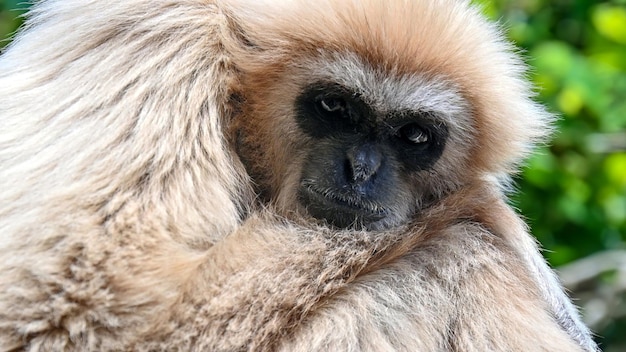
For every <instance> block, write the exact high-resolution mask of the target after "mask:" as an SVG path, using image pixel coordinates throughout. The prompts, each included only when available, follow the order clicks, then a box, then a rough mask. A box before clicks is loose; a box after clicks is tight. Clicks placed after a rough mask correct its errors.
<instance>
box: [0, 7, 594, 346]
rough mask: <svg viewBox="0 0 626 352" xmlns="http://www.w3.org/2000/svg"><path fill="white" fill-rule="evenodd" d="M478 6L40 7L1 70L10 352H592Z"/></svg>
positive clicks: (0, 277) (529, 128)
mask: <svg viewBox="0 0 626 352" xmlns="http://www.w3.org/2000/svg"><path fill="white" fill-rule="evenodd" d="M524 74H525V67H524V64H523V63H522V61H521V60H520V58H519V57H518V55H517V54H515V49H514V48H513V47H512V46H511V45H510V44H509V43H508V42H507V41H506V40H505V39H503V35H502V33H501V31H500V29H499V27H498V26H497V25H496V24H493V23H490V22H488V21H486V20H485V19H484V18H483V17H482V16H481V14H480V11H479V10H478V9H477V8H476V7H475V6H474V5H472V4H470V3H469V1H462V0H458V1H455V0H423V1H417V0H416V1H409V0H404V1H403V0H396V1H382V0H361V1H356V0H345V1H344V0H341V1H340V0H317V1H304V0H284V1H270V0H266V1H260V0H135V1H125V0H108V1H84V0H83V1H79V0H43V1H38V2H36V4H35V5H34V7H32V9H31V10H30V12H29V14H28V16H27V21H26V23H25V25H24V26H23V28H22V29H21V30H20V32H19V33H18V34H17V35H16V37H15V39H14V41H13V42H12V43H11V44H10V45H9V47H8V49H7V50H6V51H5V52H4V53H3V54H2V56H1V58H0V124H1V126H2V127H1V128H0V350H2V351H22V350H25V351H464V352H470V351H476V352H479V351H480V352H485V351H596V350H597V347H596V345H595V344H594V342H593V340H592V339H591V337H590V333H589V331H588V330H587V328H586V327H585V326H584V325H583V324H582V322H581V320H580V318H579V316H578V313H577V312H576V310H575V308H574V306H573V305H572V303H571V302H570V300H569V299H568V297H567V296H566V295H565V293H564V291H563V289H562V288H561V286H560V284H559V282H558V280H557V278H556V276H555V275H554V273H553V272H552V271H551V269H550V268H549V267H548V266H547V264H546V263H545V261H544V260H543V259H542V257H541V255H540V253H539V251H538V248H537V246H536V244H535V241H534V239H533V238H532V237H531V236H530V235H529V233H528V231H527V228H526V226H525V225H524V223H523V221H522V220H521V219H520V217H519V216H518V215H517V214H516V213H515V212H514V211H513V210H512V208H511V207H510V206H509V205H508V204H507V201H506V190H507V187H509V186H510V175H512V174H513V173H514V172H516V170H517V167H518V166H519V164H520V162H521V161H522V160H523V159H524V157H525V156H527V155H528V153H529V152H530V151H531V149H532V146H533V144H535V143H536V142H538V141H542V140H544V138H545V137H546V135H547V134H548V133H549V131H550V122H551V120H552V116H551V115H550V114H549V113H547V112H546V111H545V110H544V108H543V107H542V106H540V105H538V104H537V103H535V102H533V101H532V96H533V93H532V88H531V87H530V86H529V84H528V83H527V81H526V80H525V78H524Z"/></svg>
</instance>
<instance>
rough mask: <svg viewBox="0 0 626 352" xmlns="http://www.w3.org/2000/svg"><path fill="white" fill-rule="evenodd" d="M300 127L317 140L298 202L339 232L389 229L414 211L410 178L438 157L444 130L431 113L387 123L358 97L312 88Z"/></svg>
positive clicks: (302, 102) (300, 103)
mask: <svg viewBox="0 0 626 352" xmlns="http://www.w3.org/2000/svg"><path fill="white" fill-rule="evenodd" d="M296 111H297V123H298V125H299V127H300V128H301V130H302V132H303V133H304V134H306V135H308V136H310V137H311V138H312V139H313V140H314V144H313V145H312V146H311V149H310V152H309V154H308V157H307V159H306V161H305V164H304V167H303V170H302V177H301V180H300V186H299V190H298V197H299V201H300V202H301V203H302V204H303V205H304V206H305V207H306V209H307V211H308V212H309V213H310V214H311V215H312V216H313V217H315V218H317V219H320V220H325V221H326V222H328V223H329V224H331V225H334V226H336V227H340V228H366V229H381V228H388V227H392V226H394V225H398V223H400V222H402V221H404V220H405V219H406V218H407V217H408V216H409V215H410V213H411V212H414V211H415V209H414V208H415V204H417V201H416V200H415V198H416V197H417V196H419V195H416V194H415V187H413V185H411V184H410V182H408V180H409V179H410V178H409V177H407V176H409V175H410V174H411V173H417V172H420V171H424V170H428V169H429V168H431V167H432V166H433V164H434V163H435V162H436V161H437V159H439V157H440V156H441V154H442V153H443V150H444V147H445V142H446V138H447V135H448V130H447V128H446V127H445V125H443V124H442V123H441V122H437V121H436V120H435V119H433V116H432V114H429V113H428V112H416V111H395V112H392V113H387V114H385V115H384V116H383V115H380V114H378V113H377V112H376V111H374V110H373V109H372V108H371V107H370V106H368V105H367V104H366V103H365V102H364V101H363V100H362V99H360V97H359V96H358V95H357V94H354V93H352V92H350V91H349V90H347V89H345V88H343V87H341V86H338V85H335V84H324V83H320V84H315V85H313V86H311V87H309V88H308V89H306V90H305V91H304V92H303V93H302V94H301V95H300V96H299V98H298V99H297V101H296Z"/></svg>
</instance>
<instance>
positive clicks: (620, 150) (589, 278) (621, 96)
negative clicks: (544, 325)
mask: <svg viewBox="0 0 626 352" xmlns="http://www.w3.org/2000/svg"><path fill="white" fill-rule="evenodd" d="M476 2H478V3H480V4H481V6H483V9H484V12H485V13H486V15H487V16H489V17H490V18H492V19H494V20H498V21H500V22H501V23H502V24H503V25H504V26H505V28H506V29H507V33H508V36H509V38H510V39H511V40H513V41H514V42H516V43H517V44H518V45H519V47H520V48H521V49H522V51H523V54H524V55H525V57H526V58H527V61H528V63H529V64H530V66H531V67H532V70H531V72H530V74H529V75H530V78H531V79H532V80H533V81H534V82H535V84H536V86H537V87H538V90H537V92H538V99H539V100H540V101H542V102H543V103H545V104H546V105H547V106H548V107H549V109H550V110H551V111H553V112H555V113H557V114H559V115H560V117H561V118H560V120H559V122H558V132H557V133H556V134H555V136H554V139H553V141H552V142H551V143H550V145H549V146H545V147H542V148H540V149H539V150H538V152H537V153H536V155H535V156H534V157H533V158H531V160H529V162H528V163H527V166H526V168H525V169H524V170H523V172H522V173H521V174H520V176H519V178H518V180H517V185H518V189H519V192H518V193H517V194H516V195H515V196H514V197H513V200H512V204H513V205H515V206H516V207H517V208H519V210H520V212H521V213H522V214H524V215H525V217H526V219H527V221H528V222H529V224H530V226H531V228H532V232H533V234H534V235H535V236H537V238H538V239H539V241H540V242H541V243H542V244H543V246H544V247H545V248H546V251H545V252H544V255H545V256H546V258H547V259H548V260H549V261H550V263H551V264H552V265H553V266H555V267H556V268H557V270H558V272H559V274H560V276H561V279H562V280H563V282H564V284H565V285H566V287H567V288H568V289H569V290H570V291H571V294H572V296H573V297H574V298H575V299H576V300H577V304H578V305H580V306H581V307H582V312H583V314H584V318H585V321H586V323H587V324H588V325H589V326H591V328H592V329H593V330H594V332H595V333H596V334H597V337H596V339H597V341H598V342H599V343H600V344H601V347H602V349H603V350H604V351H606V352H618V351H626V0H613V1H591V0H556V1H547V0H516V1H513V0H491V1H489V0H476ZM27 7H28V5H26V4H25V3H24V2H23V0H0V39H4V38H6V39H5V40H4V41H1V42H0V47H3V46H5V45H6V44H8V42H9V38H10V36H11V34H12V33H13V32H14V31H15V30H16V29H17V28H18V26H19V25H20V24H21V20H20V15H21V14H23V13H24V11H25V10H26V8H27ZM59 36H62V34H61V33H59Z"/></svg>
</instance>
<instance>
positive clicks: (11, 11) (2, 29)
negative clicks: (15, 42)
mask: <svg viewBox="0 0 626 352" xmlns="http://www.w3.org/2000/svg"><path fill="white" fill-rule="evenodd" d="M27 7H28V5H26V4H25V3H24V2H23V1H20V0H0V48H2V47H3V46H5V45H6V44H7V43H8V40H6V39H7V38H9V37H10V35H11V34H12V33H13V32H14V31H15V30H16V29H17V28H18V27H19V25H20V24H21V23H22V20H21V17H20V16H21V15H22V14H23V13H24V12H25V9H26V8H27Z"/></svg>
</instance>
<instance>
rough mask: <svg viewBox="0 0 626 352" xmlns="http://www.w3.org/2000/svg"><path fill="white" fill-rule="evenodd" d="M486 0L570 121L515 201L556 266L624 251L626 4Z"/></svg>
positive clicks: (618, 336) (616, 328)
mask: <svg viewBox="0 0 626 352" xmlns="http://www.w3.org/2000/svg"><path fill="white" fill-rule="evenodd" d="M478 2H480V3H481V4H482V5H483V6H485V9H484V10H485V13H487V14H488V15H489V16H491V17H492V18H494V19H499V20H500V21H501V22H503V23H504V25H505V27H507V28H508V29H509V30H508V33H509V36H510V38H511V39H512V40H513V41H515V42H516V43H517V44H518V45H520V46H521V47H522V48H523V49H524V50H525V55H526V57H527V58H528V62H529V64H530V65H531V66H532V67H533V69H532V71H531V74H530V75H531V78H532V80H533V81H534V83H535V84H536V86H537V87H538V99H539V100H540V101H542V102H543V103H545V104H546V105H547V106H548V108H549V109H550V110H551V111H554V112H558V113H559V114H560V117H561V118H560V120H559V121H558V123H557V133H556V134H555V136H554V139H553V140H552V141H551V142H550V145H549V146H544V147H542V148H540V150H539V151H538V154H537V155H535V156H534V157H533V158H532V159H531V160H530V161H529V162H528V165H527V167H526V168H525V169H524V170H523V173H522V175H521V177H520V179H519V180H518V181H519V182H518V188H519V192H518V194H517V195H515V197H514V204H516V205H517V206H518V207H519V208H520V210H521V212H522V213H523V214H524V215H525V216H526V217H527V219H528V222H529V223H530V225H531V228H532V231H533V234H534V235H536V236H537V238H538V239H539V240H540V241H541V242H542V244H543V245H544V247H546V248H548V249H549V251H547V252H546V253H545V254H546V256H547V258H548V259H549V260H550V262H552V264H554V265H557V266H558V265H562V264H564V263H567V262H570V261H572V260H575V259H578V258H581V257H584V256H588V255H590V254H592V253H594V252H598V251H604V250H610V249H623V248H624V247H625V243H626V1H625V0H619V1H617V0H614V1H603V2H600V1H584V0H558V1H547V0H518V1H513V0H496V1H487V0H479V1H478ZM607 280H608V281H611V280H616V279H615V277H613V278H608V279H607ZM609 284H610V282H609ZM625 329H626V321H624V319H621V320H616V321H612V322H611V323H610V324H608V326H605V327H603V330H602V331H600V332H599V335H600V337H599V340H600V342H601V343H602V345H603V349H604V350H605V351H611V350H614V351H617V350H622V349H621V348H623V347H619V346H624V345H625V344H626V336H625V335H624V333H623V332H624V330H625ZM611 347H612V348H611Z"/></svg>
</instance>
